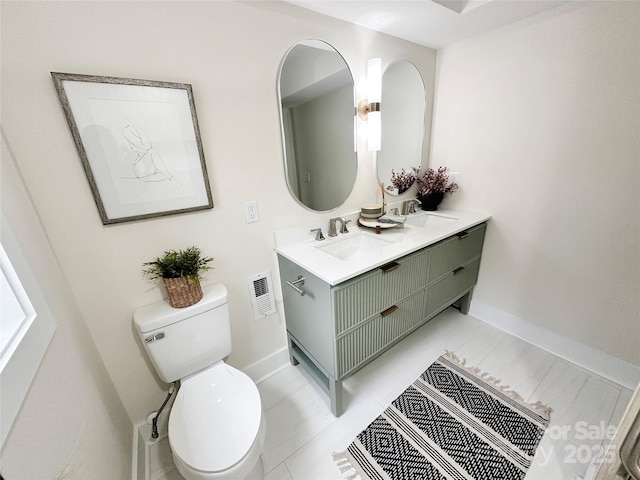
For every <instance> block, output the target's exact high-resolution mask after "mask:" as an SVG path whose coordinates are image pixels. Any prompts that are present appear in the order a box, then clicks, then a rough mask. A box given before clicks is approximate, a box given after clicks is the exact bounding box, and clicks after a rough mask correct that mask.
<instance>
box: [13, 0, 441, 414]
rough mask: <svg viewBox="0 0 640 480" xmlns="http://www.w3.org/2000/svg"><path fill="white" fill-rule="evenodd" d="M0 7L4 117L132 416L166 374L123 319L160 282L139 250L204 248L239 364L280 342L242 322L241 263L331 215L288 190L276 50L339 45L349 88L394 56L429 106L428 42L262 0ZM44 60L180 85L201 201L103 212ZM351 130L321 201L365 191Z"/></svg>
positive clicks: (261, 324) (263, 260)
mask: <svg viewBox="0 0 640 480" xmlns="http://www.w3.org/2000/svg"><path fill="white" fill-rule="evenodd" d="M1 8H2V18H1V20H2V55H1V58H2V115H3V116H2V123H3V127H4V128H5V131H6V135H7V139H8V142H9V144H10V146H11V148H12V149H13V150H14V151H15V153H16V158H17V162H18V168H19V169H20V171H21V174H22V175H23V176H24V181H25V184H26V186H27V188H28V191H29V193H30V195H31V196H32V198H33V202H34V204H35V207H36V208H37V210H38V214H39V215H40V217H41V219H42V223H43V225H44V228H45V230H46V232H47V235H48V236H49V238H50V239H51V244H52V246H53V251H54V252H55V254H56V256H57V258H58V259H59V261H60V265H61V268H62V271H63V272H64V274H65V275H66V277H67V278H68V280H69V284H70V287H71V291H72V293H73V295H74V296H75V298H76V299H77V302H78V306H79V310H80V313H81V315H82V317H83V318H84V320H85V321H86V324H87V327H88V329H89V331H90V333H91V336H92V338H93V340H94V341H95V344H96V346H97V348H98V351H99V354H100V356H101V358H102V360H103V362H104V365H105V366H106V369H107V371H108V374H109V376H110V377H111V380H112V381H113V383H114V385H115V387H116V390H117V392H118V395H119V396H120V398H121V400H122V402H123V404H124V406H125V408H126V411H127V413H128V415H129V417H130V419H131V420H132V421H133V422H134V423H136V422H138V421H140V420H142V419H144V418H146V415H147V414H148V413H149V412H150V411H152V410H155V409H157V408H158V406H159V405H160V403H161V402H162V400H163V399H164V393H163V392H162V391H161V390H162V389H163V388H166V386H165V385H163V384H161V383H160V382H159V381H158V380H157V379H156V378H155V376H154V374H153V369H152V367H151V366H150V364H149V363H148V361H147V360H146V357H145V355H144V353H143V351H142V348H141V346H140V344H139V342H138V341H137V340H136V338H135V335H134V331H133V328H132V325H131V314H132V311H133V310H134V309H135V308H137V307H139V306H142V305H145V304H148V303H151V302H154V301H156V300H158V299H160V298H161V296H162V294H163V292H162V291H161V290H160V289H159V288H157V287H156V286H154V285H152V284H149V283H148V282H146V281H144V280H143V279H142V278H141V273H140V272H141V264H142V263H143V262H145V261H148V260H150V259H152V258H153V257H155V256H156V255H158V254H160V253H162V251H163V250H165V249H168V248H183V247H185V246H188V245H191V244H196V245H199V246H200V247H201V248H202V250H203V252H204V253H206V254H207V255H212V256H214V257H215V261H214V264H213V266H214V267H215V269H214V270H212V271H211V272H208V274H207V276H206V277H207V282H209V283H211V282H224V283H225V284H226V285H227V286H228V288H229V292H230V302H231V303H230V308H231V315H232V333H233V344H234V351H233V354H232V355H231V357H230V358H229V359H228V361H229V363H231V364H233V365H235V366H237V367H239V368H244V367H246V366H248V365H251V364H253V363H254V362H256V361H258V360H260V359H262V358H264V357H266V356H268V355H271V354H273V353H274V352H277V351H278V350H279V349H282V348H284V347H285V346H286V342H285V329H284V324H283V320H282V319H281V317H280V315H272V316H270V317H268V318H266V319H263V320H260V321H254V320H253V315H252V312H251V303H250V298H249V292H248V287H247V277H248V276H249V275H252V274H255V273H259V272H263V271H265V270H274V268H275V261H274V260H275V257H274V253H273V231H275V230H278V229H282V228H289V227H293V226H297V225H303V224H307V223H311V222H314V221H317V220H319V219H324V218H326V219H328V218H329V216H333V215H318V214H314V213H312V212H309V211H308V210H306V209H304V208H303V207H301V206H299V205H298V203H297V202H296V201H295V200H293V199H292V198H291V196H290V195H289V193H288V190H287V186H286V181H285V178H284V167H283V160H282V145H281V135H280V127H279V119H278V99H277V96H276V78H277V73H278V68H279V65H280V62H281V60H282V58H283V56H284V55H285V53H286V52H287V51H288V49H289V48H290V47H291V46H292V45H293V44H294V43H296V42H298V41H299V40H302V39H305V38H309V37H316V38H320V39H323V40H326V41H328V42H329V43H331V44H332V45H334V46H335V47H336V48H337V50H338V51H340V52H341V53H342V54H343V56H344V57H345V59H346V61H347V63H348V64H349V66H350V67H351V69H352V72H353V75H354V77H355V79H356V81H357V85H358V88H359V92H360V93H362V92H363V89H362V83H363V82H362V81H363V79H364V75H365V70H366V61H367V58H368V57H370V56H380V57H382V58H383V62H385V64H386V63H387V62H391V61H393V60H396V59H399V58H406V59H408V60H410V61H411V62H413V63H415V64H416V65H417V66H418V67H419V69H420V70H421V73H422V75H423V77H424V79H425V84H426V88H427V92H428V109H429V112H428V117H429V118H430V117H431V110H430V109H431V106H432V105H431V104H432V92H433V79H434V69H435V52H434V51H433V50H430V49H427V48H422V47H418V46H416V45H413V44H410V43H407V42H403V41H400V40H397V39H393V38H391V37H386V36H382V35H378V34H375V33H372V32H368V31H366V30H363V29H361V28H358V27H355V26H350V25H347V24H344V23H342V22H338V21H334V20H332V19H329V18H327V17H322V16H318V15H316V14H313V13H311V12H306V11H304V10H302V11H301V10H299V9H297V8H294V7H291V6H287V5H281V4H278V3H276V2H255V3H246V2H242V3H241V2H213V1H207V2H182V1H174V2H157V3H156V2H5V1H3V2H2V3H1ZM50 71H58V72H69V73H84V74H97V75H109V76H119V77H130V78H143V79H149V80H164V81H170V82H171V81H174V82H184V83H190V84H191V85H192V86H193V92H194V97H195V103H196V108H197V112H198V119H199V123H200V130H201V135H202V141H203V147H204V154H205V158H206V161H207V168H208V172H209V180H210V183H211V189H212V193H213V199H214V204H215V207H214V208H213V210H207V211H203V212H198V213H192V214H187V215H179V216H170V217H164V218H159V219H152V220H147V221H141V222H133V223H126V224H119V225H112V226H108V227H105V226H103V225H102V224H101V222H100V219H99V216H98V212H97V210H96V207H95V205H94V202H93V198H92V195H91V191H90V189H89V186H88V184H87V180H86V177H85V175H84V173H83V170H82V168H81V164H80V161H79V158H78V154H77V152H76V150H75V147H74V145H73V142H72V138H71V135H70V133H69V130H68V127H67V125H66V121H65V118H64V115H63V112H62V109H61V107H60V105H59V102H58V99H57V96H56V94H55V90H54V88H53V84H52V81H51V78H50V75H49V72H50ZM362 97H364V95H362V94H360V95H358V98H362ZM427 132H430V125H428V126H427ZM360 144H361V147H364V148H361V150H362V153H360V154H359V161H358V162H359V163H358V178H357V181H356V185H355V188H354V191H353V192H352V194H351V196H350V197H349V198H348V200H347V202H346V203H345V205H344V206H343V207H341V209H339V210H337V211H336V212H334V214H340V213H343V212H349V211H355V210H357V209H358V208H359V207H360V205H362V204H363V203H371V202H373V201H375V200H376V196H377V195H379V189H378V187H377V181H376V178H375V173H374V165H373V159H372V156H371V154H369V152H367V151H366V144H365V143H364V139H362V138H361V139H360ZM246 200H257V202H258V209H259V212H260V217H261V220H260V222H258V223H253V224H246V223H245V220H244V213H243V203H244V201H246ZM9 208H12V207H9ZM274 280H275V278H274ZM274 283H277V282H274Z"/></svg>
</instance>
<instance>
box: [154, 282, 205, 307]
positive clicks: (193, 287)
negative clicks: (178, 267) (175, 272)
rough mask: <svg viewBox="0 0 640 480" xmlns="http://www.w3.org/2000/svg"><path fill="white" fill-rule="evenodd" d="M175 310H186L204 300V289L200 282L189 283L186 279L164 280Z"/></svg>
mask: <svg viewBox="0 0 640 480" xmlns="http://www.w3.org/2000/svg"><path fill="white" fill-rule="evenodd" d="M162 281H163V282H164V286H165V288H166V289H167V294H168V295H169V303H170V304H171V306H172V307H173V308H185V307H189V306H191V305H193V304H195V303H198V302H199V301H200V300H201V299H202V287H201V286H200V281H199V280H197V279H196V280H195V281H194V280H192V281H189V280H188V279H187V278H186V277H180V278H163V279H162Z"/></svg>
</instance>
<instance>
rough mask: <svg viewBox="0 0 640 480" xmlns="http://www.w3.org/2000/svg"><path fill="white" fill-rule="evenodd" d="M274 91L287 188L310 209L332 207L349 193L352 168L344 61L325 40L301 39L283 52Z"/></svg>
mask: <svg viewBox="0 0 640 480" xmlns="http://www.w3.org/2000/svg"><path fill="white" fill-rule="evenodd" d="M278 92H279V96H280V107H281V110H280V111H281V122H282V123H281V127H282V138H283V144H284V148H283V150H284V163H285V172H286V177H287V184H288V186H289V191H290V192H291V195H292V196H293V197H294V198H295V199H296V200H297V201H298V202H299V203H301V204H302V205H304V206H306V207H308V208H310V209H312V210H316V211H329V210H333V209H335V208H337V207H339V206H340V205H342V203H344V201H345V200H346V199H347V197H348V196H349V194H350V193H351V190H352V189H353V185H354V182H355V179H356V173H357V160H356V153H355V151H354V135H353V122H354V103H355V102H354V99H355V91H354V83H353V77H352V75H351V72H350V71H349V67H348V66H347V64H346V62H345V61H344V59H343V58H342V56H341V55H340V54H339V53H338V52H337V51H336V50H335V49H334V48H333V47H332V46H331V45H329V44H328V43H326V42H323V41H321V40H305V41H303V42H300V43H298V44H297V45H295V46H294V47H293V48H292V49H291V50H289V52H288V53H287V55H286V57H285V59H284V61H283V63H282V66H281V68H280V75H279V81H278Z"/></svg>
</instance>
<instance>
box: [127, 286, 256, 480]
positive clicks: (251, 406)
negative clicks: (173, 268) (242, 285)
mask: <svg viewBox="0 0 640 480" xmlns="http://www.w3.org/2000/svg"><path fill="white" fill-rule="evenodd" d="M203 291H204V296H203V298H202V300H200V301H199V302H198V303H196V304H195V305H192V306H190V307H186V308H180V309H176V308H173V307H171V306H170V305H169V303H168V302H166V301H161V302H157V303H154V304H151V305H147V306H145V307H142V308H139V309H138V310H136V311H135V312H134V314H133V323H134V324H135V327H136V329H137V331H138V333H139V335H140V338H141V340H142V343H143V345H144V346H145V348H146V350H147V354H148V355H149V358H150V359H151V362H152V363H153V366H154V367H155V369H156V371H157V372H158V376H159V377H160V378H161V379H162V380H163V381H165V382H167V383H171V382H175V381H176V380H180V389H179V390H178V393H177V396H176V398H175V401H174V403H173V407H172V408H171V412H170V414H169V444H170V446H171V451H172V452H173V459H174V462H175V464H176V467H178V471H179V472H180V473H181V474H182V476H183V477H184V478H186V479H187V480H191V479H203V480H204V479H237V480H241V479H242V480H245V479H246V480H254V479H260V480H261V479H262V478H263V476H264V471H263V467H262V459H261V457H260V455H261V454H262V446H263V444H264V436H265V422H264V416H263V412H262V404H261V402H260V394H259V393H258V388H257V387H256V385H255V384H254V383H253V381H252V380H251V379H250V378H249V377H248V376H247V375H246V374H244V373H242V372H241V371H239V370H237V369H235V368H233V367H231V366H230V365H227V364H225V363H224V361H223V358H224V357H226V356H227V355H229V354H230V353H231V325H230V319H229V306H228V304H227V289H226V288H225V286H224V285H222V284H216V285H213V286H211V287H208V288H206V289H203Z"/></svg>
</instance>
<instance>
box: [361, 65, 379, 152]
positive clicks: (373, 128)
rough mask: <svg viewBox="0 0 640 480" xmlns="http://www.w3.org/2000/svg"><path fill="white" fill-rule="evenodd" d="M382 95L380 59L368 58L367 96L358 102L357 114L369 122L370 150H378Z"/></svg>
mask: <svg viewBox="0 0 640 480" xmlns="http://www.w3.org/2000/svg"><path fill="white" fill-rule="evenodd" d="M381 96H382V60H381V59H380V58H370V59H369V60H368V61H367V98H365V99H363V100H360V103H358V116H359V117H360V118H361V119H362V120H363V121H365V122H367V123H368V124H369V127H368V137H369V138H368V149H369V151H372V152H374V151H375V152H377V151H379V150H380V144H381V139H380V137H381V135H380V131H381V128H382V119H381V115H380V102H381V100H382V99H381Z"/></svg>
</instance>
